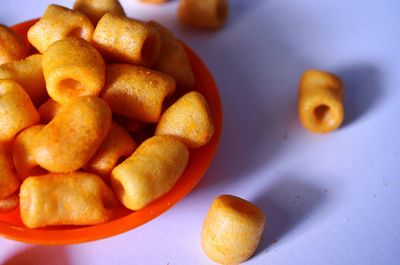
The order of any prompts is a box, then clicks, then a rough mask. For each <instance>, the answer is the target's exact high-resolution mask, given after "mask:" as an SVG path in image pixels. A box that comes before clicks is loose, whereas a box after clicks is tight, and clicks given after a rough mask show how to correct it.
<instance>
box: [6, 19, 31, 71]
mask: <svg viewBox="0 0 400 265" xmlns="http://www.w3.org/2000/svg"><path fill="white" fill-rule="evenodd" d="M27 55H28V47H27V46H26V44H25V42H24V40H23V39H22V38H21V37H20V36H19V35H18V34H17V33H16V32H14V31H13V30H12V29H10V28H9V27H7V26H4V25H1V24H0V65H1V64H4V63H10V62H13V61H17V60H21V59H23V58H25V56H27Z"/></svg>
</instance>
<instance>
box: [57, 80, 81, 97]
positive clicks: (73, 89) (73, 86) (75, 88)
mask: <svg viewBox="0 0 400 265" xmlns="http://www.w3.org/2000/svg"><path fill="white" fill-rule="evenodd" d="M59 88H60V90H62V91H63V92H64V93H66V94H68V95H71V96H72V95H82V94H83V92H84V90H85V88H84V87H83V85H82V83H81V82H79V81H77V80H75V79H72V78H67V79H63V80H62V81H61V82H60V83H59Z"/></svg>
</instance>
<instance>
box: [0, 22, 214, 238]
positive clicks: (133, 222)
mask: <svg viewBox="0 0 400 265" xmlns="http://www.w3.org/2000/svg"><path fill="white" fill-rule="evenodd" d="M36 21H37V19H35V20H30V21H27V22H23V23H21V24H18V25H15V26H13V29H14V30H15V31H16V32H18V33H19V34H20V35H21V36H23V37H24V38H25V39H26V32H27V31H28V29H29V28H30V27H31V26H32V25H33V24H34V23H35V22H36ZM184 47H185V49H186V52H187V53H188V56H189V59H190V62H191V64H192V67H193V72H194V75H195V78H196V86H195V87H194V89H193V90H196V91H199V92H200V93H202V94H203V95H204V97H205V98H206V99H207V101H208V104H209V106H210V111H211V115H212V118H213V121H214V125H215V134H214V136H213V138H212V140H211V141H210V143H208V144H207V145H205V146H204V147H201V148H198V149H196V150H191V152H190V161H189V165H188V167H187V169H186V171H185V172H184V174H183V175H182V177H181V178H180V179H179V180H178V182H177V183H176V185H175V186H174V187H173V189H172V190H171V191H170V192H168V193H167V194H165V195H164V196H162V197H161V198H159V199H158V200H156V201H154V202H153V203H151V204H149V205H148V206H147V207H145V208H143V209H142V210H140V211H136V212H131V211H128V210H126V209H121V211H120V217H119V218H117V219H114V220H112V221H110V222H108V223H104V224H100V225H95V226H84V227H76V226H69V227H57V228H54V227H50V228H44V229H29V228H26V227H25V226H24V225H23V224H22V222H21V219H20V216H19V210H18V209H16V210H14V211H13V212H10V213H7V214H0V235H1V236H4V237H6V238H9V239H14V240H18V241H23V242H28V243H34V244H47V245H63V244H73V243H81V242H87V241H93V240H98V239H102V238H106V237H110V236H114V235H117V234H120V233H123V232H126V231H128V230H131V229H133V228H135V227H138V226H140V225H142V224H144V223H146V222H148V221H150V220H152V219H154V218H156V217H157V216H159V215H160V214H162V213H163V212H165V211H166V210H168V209H169V208H171V207H172V206H173V205H175V204H176V203H177V202H179V201H180V200H182V199H183V198H184V197H185V196H186V195H187V194H188V193H189V192H190V191H191V190H192V189H193V188H194V187H195V186H196V184H197V183H198V182H199V181H200V179H201V178H202V176H203V175H204V173H205V172H206V170H207V168H208V167H209V165H210V163H211V161H212V160H213V158H214V155H215V152H216V150H217V146H218V142H219V139H220V136H221V127H222V106H221V99H220V95H219V93H218V89H217V87H216V84H215V82H214V80H213V78H212V76H211V74H210V73H209V71H208V70H207V68H206V66H205V65H204V63H203V62H202V61H201V60H200V58H199V57H198V56H197V55H196V54H195V53H194V52H193V51H192V50H191V49H190V48H189V47H187V46H186V45H184Z"/></svg>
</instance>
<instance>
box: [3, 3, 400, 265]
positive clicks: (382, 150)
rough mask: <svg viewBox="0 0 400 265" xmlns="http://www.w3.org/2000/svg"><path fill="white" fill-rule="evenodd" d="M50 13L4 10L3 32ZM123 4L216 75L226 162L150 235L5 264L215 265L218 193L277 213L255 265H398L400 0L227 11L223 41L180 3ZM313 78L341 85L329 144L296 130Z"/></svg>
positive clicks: (23, 247)
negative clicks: (314, 74)
mask: <svg viewBox="0 0 400 265" xmlns="http://www.w3.org/2000/svg"><path fill="white" fill-rule="evenodd" d="M54 1H55V0H54ZM50 2H51V1H44V0H41V1H38V0H35V1H26V0H25V1H24V0H13V1H5V0H2V1H0V23H3V24H7V25H12V24H14V23H17V22H20V21H23V20H27V19H30V18H34V17H38V16H40V15H41V14H42V13H43V11H44V9H45V7H46V6H47V5H48V4H49V3H50ZM56 2H57V3H59V4H63V5H66V6H71V5H72V1H56ZM122 3H123V5H124V7H125V10H126V11H127V14H128V15H129V16H132V17H137V18H142V19H146V20H150V19H153V20H158V21H160V22H163V23H165V24H166V25H167V26H169V27H170V28H171V29H172V30H173V31H174V32H175V33H176V35H177V36H178V37H179V38H181V39H182V40H183V41H184V42H186V43H187V44H189V45H190V46H191V47H192V48H193V49H194V50H195V51H196V52H197V53H198V54H199V55H200V56H201V57H202V58H203V59H204V61H205V63H206V64H207V65H208V66H209V68H210V70H211V72H212V73H213V75H214V77H215V79H216V81H217V83H218V86H219V89H220V92H221V96H222V100H223V105H224V126H223V135H222V140H221V145H220V149H219V152H218V154H217V156H216V158H215V160H214V162H213V164H212V166H211V168H210V169H209V171H208V173H207V174H206V175H205V176H204V178H203V180H202V181H201V182H200V184H199V185H198V186H197V187H196V189H195V190H194V191H193V192H192V193H191V194H190V195H189V196H187V197H186V198H185V199H184V200H183V201H182V202H180V203H179V204H178V205H176V206H175V207H174V208H172V209H171V210H170V211H168V212H167V213H165V214H163V215H162V216H160V217H159V218H157V219H155V220H153V221H151V222H150V223H147V224H145V225H144V226H142V227H139V228H137V229H135V230H132V231H130V232H127V233H125V234H122V235H119V236H115V237H112V238H109V239H106V240H101V241H97V242H93V243H86V244H79V245H71V246H61V247H47V246H34V245H27V244H22V243H18V242H13V241H9V240H6V239H0V246H1V247H0V264H95V265H96V264H104V265H106V264H107V265H110V264H157V265H158V264H164V265H166V264H169V265H178V264H182V265H191V264H211V262H210V261H209V260H208V259H207V257H206V256H205V255H204V254H203V252H202V250H201V247H200V239H199V235H200V230H201V225H202V221H203V218H204V216H205V214H206V212H207V209H208V207H209V205H210V203H211V201H212V200H213V198H214V197H215V196H217V195H218V194H222V193H228V194H234V195H238V196H241V197H243V198H245V199H248V200H250V201H252V202H254V203H256V204H257V205H259V206H260V207H262V208H263V209H264V210H265V212H266V214H267V215H268V224H267V228H266V231H265V234H264V237H263V240H262V242H261V244H260V247H259V249H258V251H257V253H256V254H255V256H254V257H253V258H252V259H251V260H250V261H249V262H248V264H274V265H283V264H307V265H308V264H332V265H333V264H337V265H341V264H353V265H356V264H360V265H361V264H362V265H365V264H399V262H400V177H399V172H400V89H399V85H400V53H399V49H400V30H399V25H400V15H399V14H400V13H399V12H400V2H399V1H398V0H392V1H390V0H379V1H377V0H352V1H350V0H331V1H330V0H326V1H320V0H264V1H263V0H232V1H230V7H231V10H230V17H229V21H228V23H227V25H226V27H225V28H224V29H222V30H220V31H216V32H206V31H198V30H191V29H187V28H183V27H181V26H180V25H179V23H178V22H177V20H176V7H177V1H171V2H170V3H168V4H165V5H148V4H147V5H146V4H139V3H138V2H136V1H135V0H129V1H128V0H126V1H122ZM308 68H320V69H324V70H328V71H332V72H334V73H336V74H338V75H339V76H341V77H342V78H343V80H344V82H345V86H346V100H345V111H346V113H345V115H346V118H345V123H344V125H343V127H342V128H340V129H339V130H338V131H336V132H334V133H331V134H329V135H315V134H311V133H309V132H307V131H305V130H304V129H303V128H302V127H301V125H300V124H299V121H298V119H297V113H296V95H297V85H298V80H299V77H300V75H301V73H302V72H303V71H304V70H305V69H308Z"/></svg>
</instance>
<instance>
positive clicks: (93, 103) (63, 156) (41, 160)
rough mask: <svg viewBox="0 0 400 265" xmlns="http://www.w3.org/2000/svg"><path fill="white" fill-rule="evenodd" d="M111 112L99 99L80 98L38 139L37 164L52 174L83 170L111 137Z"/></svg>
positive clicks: (66, 105) (50, 124)
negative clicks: (106, 138) (107, 137)
mask: <svg viewBox="0 0 400 265" xmlns="http://www.w3.org/2000/svg"><path fill="white" fill-rule="evenodd" d="M110 125H111V110H110V108H109V107H108V105H107V104H106V103H105V102H104V101H103V100H101V99H100V98H97V97H91V96H86V97H77V98H76V99H74V100H72V101H71V102H69V103H67V104H65V105H63V107H62V109H61V111H60V113H59V114H58V115H57V116H56V117H55V118H54V119H53V120H52V121H51V122H49V123H48V124H47V125H46V126H45V127H44V128H43V130H42V131H41V132H40V133H39V135H38V136H37V146H36V148H35V159H36V162H37V163H38V164H39V165H40V166H41V167H42V168H44V169H47V170H48V171H50V172H57V173H68V172H72V171H75V170H78V169H80V168H81V167H83V166H84V165H86V163H87V162H88V161H89V160H90V158H91V157H92V156H93V155H94V154H95V153H96V150H97V148H98V147H99V146H100V145H101V143H102V142H103V140H104V139H105V137H106V136H107V134H108V131H109V129H110Z"/></svg>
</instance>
